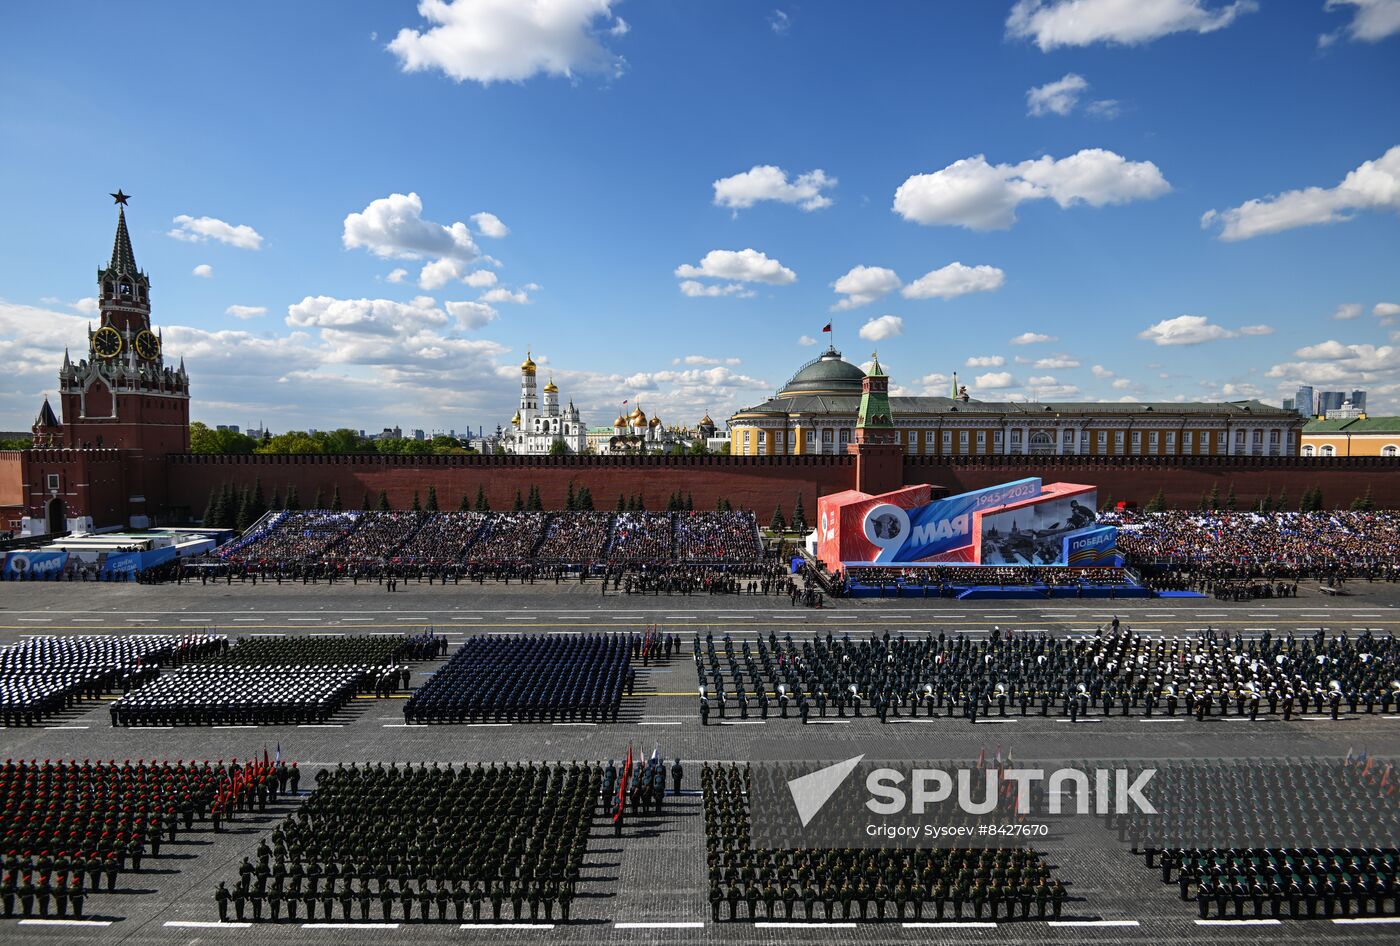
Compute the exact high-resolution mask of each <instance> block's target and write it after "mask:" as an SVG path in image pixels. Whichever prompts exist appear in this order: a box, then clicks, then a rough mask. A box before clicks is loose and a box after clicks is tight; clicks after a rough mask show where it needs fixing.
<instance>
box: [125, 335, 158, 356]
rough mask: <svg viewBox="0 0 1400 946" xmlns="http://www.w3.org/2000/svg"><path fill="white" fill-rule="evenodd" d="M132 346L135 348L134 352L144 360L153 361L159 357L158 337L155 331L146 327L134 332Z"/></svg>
mask: <svg viewBox="0 0 1400 946" xmlns="http://www.w3.org/2000/svg"><path fill="white" fill-rule="evenodd" d="M132 347H134V348H135V349H136V354H138V355H140V356H141V357H142V358H144V359H145V360H146V361H155V360H156V359H157V358H159V357H160V339H158V338H156V336H155V333H154V332H151V331H149V330H147V329H142V330H141V331H140V332H137V333H136V340H135V341H134V342H132Z"/></svg>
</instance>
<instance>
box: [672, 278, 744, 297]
mask: <svg viewBox="0 0 1400 946" xmlns="http://www.w3.org/2000/svg"><path fill="white" fill-rule="evenodd" d="M680 290H681V294H682V295H685V296H689V297H690V298H692V299H706V298H709V299H717V298H719V297H720V296H738V297H739V298H740V299H751V298H753V296H754V291H753V290H752V289H749V288H748V287H747V286H745V285H744V284H743V283H737V282H730V283H715V284H713V285H706V284H705V283H702V282H697V281H696V280H694V279H683V280H681V282H680Z"/></svg>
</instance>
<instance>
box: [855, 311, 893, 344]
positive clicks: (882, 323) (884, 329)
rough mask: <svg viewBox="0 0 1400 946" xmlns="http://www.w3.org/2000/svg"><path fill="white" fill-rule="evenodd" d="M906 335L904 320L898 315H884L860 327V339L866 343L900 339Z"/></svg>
mask: <svg viewBox="0 0 1400 946" xmlns="http://www.w3.org/2000/svg"><path fill="white" fill-rule="evenodd" d="M903 334H904V320H903V319H901V318H900V317H899V316H897V315H882V316H880V317H879V318H877V319H871V320H870V321H869V322H866V323H865V324H864V325H862V326H861V327H860V337H861V338H863V339H865V340H866V341H871V342H878V341H882V340H884V339H886V338H898V337H899V336H900V335H903Z"/></svg>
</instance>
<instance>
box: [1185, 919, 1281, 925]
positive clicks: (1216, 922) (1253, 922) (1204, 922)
mask: <svg viewBox="0 0 1400 946" xmlns="http://www.w3.org/2000/svg"><path fill="white" fill-rule="evenodd" d="M1282 923H1283V921H1282V920H1273V919H1259V920H1197V921H1196V925H1197V926H1280V925H1282Z"/></svg>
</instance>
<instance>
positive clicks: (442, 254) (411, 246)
mask: <svg viewBox="0 0 1400 946" xmlns="http://www.w3.org/2000/svg"><path fill="white" fill-rule="evenodd" d="M341 242H342V243H343V244H344V245H345V248H346V249H348V250H353V249H356V248H363V249H366V250H369V251H370V252H371V253H373V254H374V255H375V256H378V257H380V258H381V259H452V260H458V261H460V262H463V263H470V262H472V261H473V260H475V259H476V258H477V255H478V253H477V248H476V242H475V241H474V240H473V239H472V233H471V228H469V227H468V226H467V225H466V224H465V223H462V222H461V221H460V220H459V221H457V222H455V223H453V224H451V225H450V226H444V225H443V224H440V223H434V222H433V221H431V220H424V219H423V199H422V198H421V197H419V196H418V195H417V194H416V193H413V192H410V193H407V194H397V193H396V194H390V195H389V196H388V197H380V198H379V199H377V200H372V201H370V203H369V206H367V207H365V209H364V210H361V211H359V212H358V213H352V214H348V215H347V216H346V217H345V223H344V230H343V232H342V233H341Z"/></svg>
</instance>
